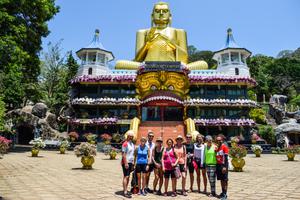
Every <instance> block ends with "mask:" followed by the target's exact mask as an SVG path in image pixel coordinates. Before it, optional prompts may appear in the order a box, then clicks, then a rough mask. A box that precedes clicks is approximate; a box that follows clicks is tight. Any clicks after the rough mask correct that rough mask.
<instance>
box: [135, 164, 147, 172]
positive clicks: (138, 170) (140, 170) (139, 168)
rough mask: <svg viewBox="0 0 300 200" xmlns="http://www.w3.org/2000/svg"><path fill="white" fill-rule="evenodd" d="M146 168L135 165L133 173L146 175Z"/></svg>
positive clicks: (145, 165)
mask: <svg viewBox="0 0 300 200" xmlns="http://www.w3.org/2000/svg"><path fill="white" fill-rule="evenodd" d="M146 167H147V164H136V166H135V171H136V173H147V171H146Z"/></svg>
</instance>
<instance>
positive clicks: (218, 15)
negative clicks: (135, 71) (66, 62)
mask: <svg viewBox="0 0 300 200" xmlns="http://www.w3.org/2000/svg"><path fill="white" fill-rule="evenodd" d="M155 2H157V1H156V0H127V1H125V0H109V1H108V0H76V1H75V0H73V1H70V0H69V1H67V0H57V1H56V4H57V5H59V6H60V12H59V13H58V14H57V15H56V16H55V17H54V18H53V19H52V20H51V21H50V22H49V30H50V31H51V33H50V34H49V35H48V37H47V38H44V39H43V48H44V49H46V47H47V43H48V42H52V43H56V42H58V41H59V40H60V39H63V41H62V44H61V47H62V49H63V51H64V52H66V51H70V50H72V51H73V52H76V51H77V50H79V49H80V48H81V47H84V46H86V45H88V44H89V43H90V41H91V40H92V37H93V34H94V31H95V29H96V28H98V29H100V40H101V42H102V44H103V45H104V47H105V48H106V49H107V50H110V51H112V52H113V53H114V56H115V60H118V59H128V60H131V59H133V57H134V50H135V34H136V31H137V30H138V29H142V28H148V27H149V26H150V14H151V11H152V8H153V5H154V3H155ZM166 2H168V3H169V4H170V8H171V12H172V15H173V23H172V26H173V27H175V28H183V29H185V30H186V31H187V37H188V44H189V45H194V46H195V47H197V48H198V49H199V50H211V51H216V50H219V49H220V48H221V47H222V46H223V45H224V42H225V36H226V30H227V28H229V27H230V28H232V29H233V34H234V38H235V40H236V42H237V43H238V44H239V45H240V46H241V47H246V48H247V49H249V50H250V51H252V52H253V54H258V53H259V54H265V55H269V56H276V55H277V54H278V52H279V51H281V50H285V49H290V50H295V49H296V48H298V47H300V1H299V0H248V1H246V0H226V1H225V0H207V1H203V0H169V1H166Z"/></svg>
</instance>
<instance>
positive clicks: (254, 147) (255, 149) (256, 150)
mask: <svg viewBox="0 0 300 200" xmlns="http://www.w3.org/2000/svg"><path fill="white" fill-rule="evenodd" d="M251 150H252V151H253V153H255V156H256V157H260V154H261V152H262V151H263V149H262V148H261V146H260V145H256V144H253V145H251Z"/></svg>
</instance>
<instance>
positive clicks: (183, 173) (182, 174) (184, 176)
mask: <svg viewBox="0 0 300 200" xmlns="http://www.w3.org/2000/svg"><path fill="white" fill-rule="evenodd" d="M181 178H182V182H181V184H182V194H183V195H186V192H185V184H186V172H181Z"/></svg>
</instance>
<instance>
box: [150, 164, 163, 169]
mask: <svg viewBox="0 0 300 200" xmlns="http://www.w3.org/2000/svg"><path fill="white" fill-rule="evenodd" d="M157 164H160V167H156V165H154V164H153V165H154V169H162V164H161V163H157ZM149 168H150V167H149Z"/></svg>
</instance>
